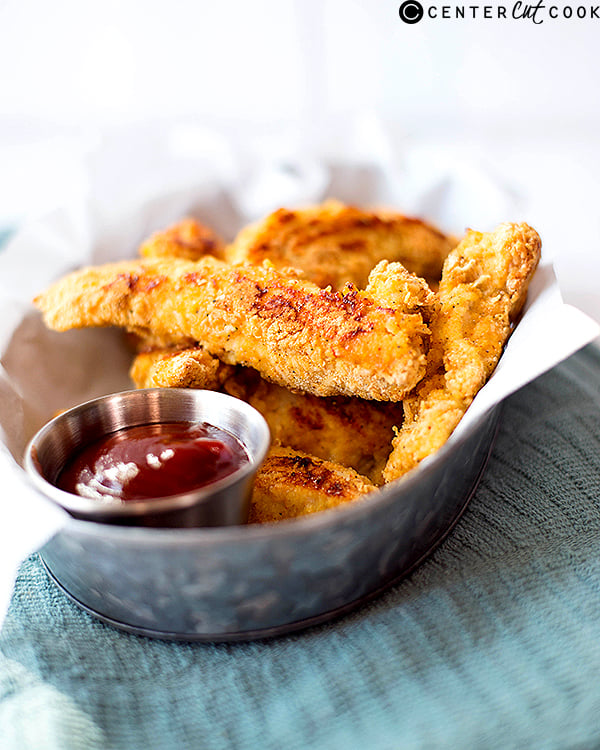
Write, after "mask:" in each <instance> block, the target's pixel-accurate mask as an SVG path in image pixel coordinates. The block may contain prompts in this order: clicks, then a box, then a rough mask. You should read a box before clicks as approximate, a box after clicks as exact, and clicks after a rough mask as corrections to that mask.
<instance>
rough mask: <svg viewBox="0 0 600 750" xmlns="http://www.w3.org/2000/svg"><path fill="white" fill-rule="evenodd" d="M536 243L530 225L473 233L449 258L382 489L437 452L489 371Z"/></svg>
mask: <svg viewBox="0 0 600 750" xmlns="http://www.w3.org/2000/svg"><path fill="white" fill-rule="evenodd" d="M540 253H541V240H540V238H539V236H538V234H537V232H536V231H535V230H534V229H532V228H531V227H530V226H528V225H527V224H501V225H500V226H499V227H498V228H497V229H496V230H495V231H494V232H489V233H482V232H473V231H470V232H469V233H468V234H467V236H466V237H465V239H464V240H463V241H462V242H461V243H460V245H459V246H458V247H457V248H456V249H455V250H453V251H452V253H451V254H450V255H449V256H448V258H447V260H446V262H445V264H444V270H443V273H442V279H441V282H440V288H439V294H438V298H439V308H438V310H437V311H436V312H435V313H434V315H433V318H432V321H431V332H432V338H431V347H430V351H429V360H428V368H427V375H426V377H425V378H424V379H423V381H422V382H421V383H420V384H419V385H418V386H417V388H416V390H415V393H414V394H412V395H411V396H409V397H408V398H407V399H406V400H405V402H404V407H405V421H404V424H403V426H402V428H401V429H400V431H399V432H398V434H397V435H396V437H395V438H394V440H393V442H392V452H391V454H390V457H389V459H388V463H387V465H386V468H385V471H384V477H385V480H386V482H390V481H392V480H394V479H397V478H398V477H401V476H403V475H404V474H405V473H406V472H408V471H410V470H411V469H412V468H414V467H415V466H417V465H418V464H419V462H420V461H422V460H423V459H424V458H425V457H427V456H429V455H431V454H432V453H434V452H435V451H436V450H438V448H440V447H441V446H442V445H443V444H444V443H445V442H446V440H447V439H448V438H449V436H450V435H451V434H452V432H453V430H454V429H455V427H456V426H457V424H458V423H459V422H460V420H461V418H462V416H463V415H464V413H465V411H466V410H467V408H468V407H469V405H470V404H471V402H472V401H473V398H474V397H475V395H476V394H477V392H478V391H479V389H480V388H481V387H482V386H483V385H484V384H485V382H486V380H487V379H488V377H489V376H490V375H491V373H492V372H493V370H494V368H495V367H496V364H497V362H498V360H499V359H500V355H501V354H502V350H503V347H504V345H505V343H506V340H507V339H508V337H509V335H510V333H511V330H512V326H513V324H514V323H515V320H516V318H517V316H518V314H519V313H520V312H521V309H522V307H523V305H524V303H525V298H526V295H527V287H528V285H529V282H530V280H531V277H532V276H533V274H534V272H535V269H536V268H537V265H538V263H539V259H540Z"/></svg>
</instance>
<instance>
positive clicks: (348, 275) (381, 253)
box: [226, 200, 457, 289]
mask: <svg viewBox="0 0 600 750" xmlns="http://www.w3.org/2000/svg"><path fill="white" fill-rule="evenodd" d="M456 244H457V240H456V239H454V238H453V237H449V236H447V235H445V234H443V233H442V232H440V231H439V230H438V229H436V228H435V227H434V226H432V225H431V224H428V223H426V222H424V221H422V220H420V219H415V218H410V217H407V216H403V215H402V214H398V213H393V212H391V211H387V212H386V211H365V210H362V209H359V208H356V207H354V206H347V205H344V204H343V203H340V202H339V201H334V200H331V201H327V202H325V203H323V204H321V205H319V206H312V207H309V208H304V209H300V210H296V211H290V210H288V209H284V208H280V209H279V210H278V211H275V212H274V213H272V214H270V215H269V216H267V218H266V219H263V220H262V221H260V222H258V223H257V224H254V225H252V226H250V227H246V228H245V229H243V230H242V231H241V232H240V233H239V234H238V236H237V237H236V239H235V240H234V242H233V244H232V245H230V246H229V247H227V249H226V257H227V259H228V260H229V261H231V262H245V263H254V264H260V263H262V262H263V260H270V261H271V262H272V263H273V264H274V265H275V266H276V267H277V268H286V267H288V266H291V267H294V268H298V269H301V270H302V271H303V272H304V273H305V275H306V276H305V277H306V278H307V279H310V280H311V281H313V282H314V283H315V284H317V285H318V286H320V287H323V288H324V287H327V286H331V287H332V288H333V289H341V288H342V287H343V286H344V284H346V283H348V282H350V283H353V284H354V285H355V286H357V287H358V288H359V289H363V288H364V286H365V285H366V283H367V277H368V275H369V272H370V271H371V269H372V268H373V267H374V266H375V265H376V264H377V263H378V262H379V261H381V260H388V261H399V262H401V263H402V264H403V265H404V266H406V268H407V269H408V270H409V271H411V272H412V273H414V274H416V275H417V276H422V277H425V278H427V279H439V277H440V274H441V271H442V264H443V262H444V259H445V258H446V256H447V255H448V253H449V252H450V250H451V249H452V248H453V247H454V246H455V245H456Z"/></svg>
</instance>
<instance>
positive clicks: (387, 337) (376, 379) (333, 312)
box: [35, 256, 429, 401]
mask: <svg viewBox="0 0 600 750" xmlns="http://www.w3.org/2000/svg"><path fill="white" fill-rule="evenodd" d="M35 303H36V304H37V306H38V307H39V308H40V309H41V310H42V311H43V312H44V318H45V321H46V323H47V325H48V326H49V327H51V328H54V329H55V330H67V329H69V328H81V327H85V326H107V325H117V326H121V327H124V328H126V329H127V330H129V331H132V332H134V333H137V334H141V335H147V334H151V335H153V336H154V338H155V339H157V338H158V339H161V338H164V340H165V341H168V342H169V343H171V344H177V345H187V344H188V342H189V340H190V339H191V340H192V341H195V342H197V343H199V344H201V345H202V346H203V347H204V348H205V349H206V350H207V351H208V352H209V353H210V354H213V355H214V356H217V357H219V359H221V360H223V361H224V362H226V363H228V364H242V365H247V366H250V367H254V368H255V369H256V370H258V371H259V372H260V373H261V375H263V377H265V378H267V379H268V380H271V381H273V382H275V383H279V384H280V385H284V386H286V387H289V388H292V389H298V390H303V391H306V392H309V393H313V394H315V395H318V396H333V395H356V396H360V397H362V398H367V399H375V400H382V401H399V400H400V399H402V398H403V396H404V395H406V393H407V392H408V391H410V390H411V389H412V388H413V387H414V386H415V384H416V383H417V382H418V381H419V380H420V379H421V377H422V376H423V374H424V371H425V350H426V345H427V340H428V336H429V330H428V328H427V326H426V325H425V324H424V323H423V319H422V316H421V315H420V314H418V313H405V312H403V311H401V310H398V309H391V308H387V307H382V306H380V305H377V304H376V302H375V301H374V300H372V299H370V298H369V297H368V295H366V294H365V293H364V292H360V291H358V290H357V289H347V290H345V292H344V293H338V292H331V291H328V290H323V289H319V287H317V286H316V285H314V284H312V283H310V282H306V281H302V280H299V279H296V278H293V277H289V276H286V275H283V274H281V273H278V272H277V271H276V270H275V269H274V268H272V267H271V266H269V265H263V266H250V265H245V266H231V265H228V264H226V263H223V262H221V261H219V260H217V259H215V258H212V257H210V256H206V257H204V258H202V259H201V260H199V261H197V262H191V261H185V260H179V259H172V258H169V259H152V260H141V261H125V262H121V263H112V264H108V265H105V266H97V267H92V268H86V269H83V270H82V271H78V272H75V273H73V274H71V275H69V276H67V277H66V278H63V279H62V280H60V281H59V282H57V283H56V284H54V285H53V286H52V287H50V289H49V290H47V291H46V292H44V293H43V294H41V295H39V296H38V297H37V298H36V299H35Z"/></svg>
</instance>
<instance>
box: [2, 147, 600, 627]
mask: <svg viewBox="0 0 600 750" xmlns="http://www.w3.org/2000/svg"><path fill="white" fill-rule="evenodd" d="M217 144H218V145H219V148H220V149H221V151H220V152H219V154H220V163H221V164H223V163H225V165H226V168H225V169H222V170H221V171H219V170H218V169H215V168H213V167H214V165H212V166H211V167H210V168H209V167H207V164H206V159H205V158H204V156H203V159H204V160H203V162H202V164H203V166H204V171H201V172H198V173H197V174H196V175H195V179H194V178H193V176H192V175H191V174H189V173H188V172H189V171H190V170H189V169H188V170H187V171H185V173H184V174H181V173H177V170H175V172H176V173H177V174H174V173H173V169H172V165H171V170H170V171H169V164H170V162H169V154H168V153H166V155H164V159H163V162H162V163H161V164H159V165H156V163H154V166H155V171H154V172H152V174H150V173H149V172H145V173H144V172H143V170H142V169H141V166H140V165H142V164H144V161H143V158H142V156H143V154H142V156H140V154H139V153H138V154H137V156H136V155H135V154H134V157H135V158H134V157H132V156H131V152H132V151H134V152H135V148H136V144H135V141H132V140H130V141H129V142H127V143H121V146H120V148H115V146H114V144H111V149H112V150H111V149H108V150H107V151H105V152H103V153H99V154H94V155H93V157H94V158H93V159H92V160H91V162H90V165H89V170H88V171H89V194H88V195H87V196H85V197H82V200H81V201H80V203H79V204H78V205H72V206H70V207H69V208H65V209H61V210H57V211H55V212H54V213H53V214H51V215H49V216H46V217H45V218H43V219H41V220H39V221H38V222H35V223H32V224H30V225H28V226H26V227H24V228H23V229H22V230H21V231H20V232H19V233H18V234H17V235H16V236H15V237H14V239H13V240H12V241H11V242H10V243H9V246H8V247H6V249H5V250H3V251H2V252H0V352H1V354H0V361H1V368H0V438H1V441H2V443H1V444H0V471H1V476H2V482H3V491H2V501H3V503H4V506H5V507H4V521H3V524H2V526H1V527H0V528H1V529H2V531H1V532H0V534H1V538H0V623H1V622H2V619H3V615H4V612H5V610H6V607H7V606H8V603H9V600H10V595H11V591H12V586H13V583H14V577H15V573H16V570H17V568H18V565H19V563H20V561H21V560H23V559H24V558H25V557H26V556H27V555H28V554H30V553H31V552H32V551H35V550H36V549H38V548H39V547H40V546H41V545H43V543H44V542H45V541H46V540H47V539H49V538H50V537H51V536H52V535H53V534H54V533H56V531H57V530H59V529H60V527H61V525H62V524H64V522H65V521H66V514H65V513H64V512H63V511H61V510H60V509H58V508H56V507H54V506H53V505H51V504H50V503H49V502H47V501H45V500H44V499H43V498H41V497H40V496H39V495H38V494H37V493H36V492H35V491H34V490H33V489H31V487H30V486H29V484H28V482H27V480H26V478H25V475H24V472H23V471H22V469H21V468H20V467H19V465H18V464H19V463H20V460H21V457H22V455H23V452H24V449H25V447H26V444H27V442H28V440H29V439H30V438H31V437H32V435H33V434H34V432H35V431H36V430H37V429H38V428H39V427H41V426H42V424H43V423H44V422H45V421H47V420H48V419H49V418H51V417H52V416H53V415H54V414H55V413H56V412H57V411H58V410H61V409H65V408H68V407H70V406H73V405H75V404H78V403H81V402H82V401H85V400H87V399H90V398H94V397H96V396H99V395H103V394H106V393H111V392H114V391H117V390H121V389H125V388H130V387H131V383H130V381H129V378H128V374H127V373H128V368H129V365H130V362H131V353H130V351H129V350H128V349H127V346H126V345H125V343H124V341H123V337H122V335H121V334H120V332H118V331H114V330H108V329H106V330H85V331H69V332H66V333H55V332H52V331H48V330H47V329H46V328H45V326H44V325H43V323H42V321H41V316H40V315H39V313H38V312H37V311H36V310H35V309H34V308H33V306H32V304H31V299H32V297H33V296H34V295H35V294H36V293H38V292H39V291H41V290H42V289H44V288H45V287H47V286H48V285H49V284H50V283H52V282H53V281H54V280H55V279H57V278H58V277H60V276H62V275H64V274H65V273H66V272H68V271H70V270H72V269H74V268H76V267H79V266H82V265H86V264H90V263H103V262H107V261H111V260H117V259H121V258H126V257H133V256H134V255H135V253H136V250H137V247H138V245H139V243H140V242H141V240H143V239H144V238H145V237H147V236H148V235H149V234H150V233H151V232H152V231H154V230H157V229H160V228H164V227H165V226H167V225H168V224H170V223H171V222H173V221H175V220H177V219H178V218H181V217H183V216H185V215H194V216H196V217H197V218H199V219H200V220H202V221H204V222H206V223H207V224H209V225H211V226H212V227H214V228H215V229H216V230H217V231H218V232H219V233H221V234H222V235H223V236H224V237H225V238H226V239H231V238H232V237H233V236H234V235H235V233H236V232H237V231H238V230H239V229H240V228H241V226H243V225H244V224H246V223H247V222H248V221H251V220H254V219H256V218H258V217H259V216H261V215H264V214H265V213H266V212H268V211H271V210H273V209H275V208H277V207H278V206H280V205H287V206H290V207H294V206H297V205H302V204H307V203H311V202H318V201H321V200H323V199H325V198H327V197H335V198H339V199H340V200H344V201H348V202H354V203H359V204H362V205H387V206H391V207H395V208H396V209H398V210H401V211H404V212H406V213H412V214H415V215H420V216H422V217H423V218H427V219H430V220H433V221H436V222H438V223H440V225H441V226H442V227H443V228H444V229H446V230H448V231H454V232H457V231H462V229H464V228H465V227H466V226H471V227H473V228H476V229H482V230H483V229H490V228H492V226H493V224H494V223H496V222H500V221H521V220H526V217H524V216H521V215H512V213H511V212H512V211H514V210H515V208H516V206H515V205H514V202H513V200H512V197H511V195H510V192H508V191H505V190H503V189H501V188H500V187H498V186H497V185H495V184H494V183H493V181H491V180H490V179H489V177H487V176H485V175H482V174H480V173H478V172H477V170H476V169H475V168H474V167H473V166H472V165H466V166H465V165H462V166H461V165H460V164H455V163H452V162H447V163H446V164H444V165H443V168H440V166H439V161H436V162H435V164H432V163H428V162H427V160H426V159H425V160H421V161H419V160H418V159H413V160H412V162H411V161H410V160H408V161H407V162H405V164H404V165H403V167H402V169H400V170H392V169H386V168H385V166H382V165H376V164H370V165H368V166H365V165H359V164H340V163H338V164H325V163H320V162H318V161H315V160H314V159H309V158H307V157H302V158H296V159H294V158H285V159H280V160H279V161H271V162H268V163H266V165H265V164H263V165H262V166H261V167H260V168H255V167H251V168H248V169H246V170H245V171H244V170H242V169H236V168H235V159H234V158H233V156H232V155H231V154H230V153H226V149H225V147H224V146H223V144H222V143H221V142H220V141H217ZM213 145H214V144H213ZM179 146H180V144H179ZM123 160H125V162H126V166H127V169H124V166H123ZM154 162H156V159H155V160H154ZM130 163H133V164H134V165H135V164H137V165H138V167H139V169H138V170H137V173H136V171H135V170H134V171H131V169H130V166H129V164H130ZM232 165H233V166H232ZM188 166H189V165H188ZM209 166H210V165H209ZM140 171H141V172H142V173H143V174H144V176H145V182H140V180H139V179H138V181H137V183H136V184H135V185H132V184H131V180H132V179H134V178H135V177H136V175H137V177H138V178H139V172H140ZM161 174H162V175H163V176H164V175H166V176H165V177H164V180H163V184H162V190H161V184H160V182H161V181H160V179H159V177H160V175H161ZM198 174H202V178H199V177H198ZM123 175H129V178H130V180H129V183H128V182H127V179H125V178H124V177H123ZM177 178H179V184H177V182H178V179H177ZM123 181H125V183H127V184H126V185H124V184H123ZM164 184H166V185H167V186H168V189H164ZM127 187H128V188H129V189H127ZM111 188H113V189H112V190H111ZM132 196H133V197H132ZM599 332H600V329H599V327H598V325H597V324H596V323H595V322H593V321H592V320H591V319H590V318H588V317H587V316H586V315H584V314H583V313H581V312H579V311H578V310H576V309H575V308H573V307H570V306H568V305H565V304H563V302H562V300H561V296H560V292H559V290H558V286H557V283H556V279H555V275H554V272H553V270H552V267H551V265H550V264H549V263H547V262H545V261H542V264H541V266H540V268H539V269H538V271H537V273H536V276H535V278H534V281H533V283H532V285H531V288H530V292H529V298H528V302H527V306H526V310H525V313H524V316H523V318H522V320H521V322H520V323H519V326H518V327H517V329H516V331H515V332H514V334H513V336H512V337H511V339H510V341H509V343H508V346H507V347H506V351H505V353H504V355H503V357H502V359H501V361H500V363H499V365H498V367H497V369H496V371H495V373H494V375H493V376H492V378H491V379H490V381H489V382H488V383H487V384H486V386H485V387H484V388H483V389H482V390H481V392H480V393H479V394H478V396H477V397H476V399H475V401H474V402H473V404H472V406H471V408H470V409H469V411H468V412H467V414H466V415H465V417H464V419H463V420H462V422H461V424H460V425H459V428H458V429H457V431H456V432H455V435H453V436H452V438H451V439H456V437H457V436H458V435H460V433H461V432H463V431H464V430H466V429H468V428H469V425H470V424H472V422H473V421H475V420H476V419H477V418H478V417H479V416H480V415H481V414H482V413H484V412H485V411H486V410H487V409H489V408H490V407H491V406H493V405H494V404H496V403H498V402H500V401H501V400H502V399H504V398H505V397H506V396H507V395H509V394H510V393H512V392H514V391H515V390H517V389H518V388H520V387H521V386H522V385H524V384H525V383H527V382H529V381H530V380H532V379H533V378H535V377H537V376H538V375H540V374H541V373H543V372H545V371H546V370H548V369H550V368H551V367H553V366H554V365H555V364H557V363H558V362H560V361H561V360H563V359H565V358H566V357H568V356H569V355H570V354H572V353H573V352H575V351H576V350H577V349H579V348H581V347H582V346H584V345H585V344H587V343H588V342H590V341H591V340H593V339H594V338H595V337H597V336H598V334H599Z"/></svg>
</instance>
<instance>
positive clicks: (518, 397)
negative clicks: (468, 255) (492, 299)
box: [0, 347, 600, 750]
mask: <svg viewBox="0 0 600 750" xmlns="http://www.w3.org/2000/svg"><path fill="white" fill-rule="evenodd" d="M513 747H514V748H593V747H600V352H599V351H598V350H597V349H595V348H594V347H588V348H587V349H585V350H583V351H581V352H579V353H578V354H577V355H575V356H573V357H571V358H570V359H569V360H568V361H566V362H564V363H563V364H562V365H560V366H558V367H557V368H555V369H554V370H552V371H551V372H549V373H547V374H546V375H544V376H542V377H540V378H539V379H538V380H536V381H535V382H534V383H532V384H530V385H529V386H527V387H526V388H524V389H522V390H521V391H520V392H518V393H516V394H515V395H514V396H512V397H511V398H510V399H508V401H507V402H506V404H505V407H504V410H503V414H502V420H501V429H500V433H499V436H498V439H497V441H496V445H495V448H494V451H493V455H492V459H491V461H490V463H489V466H488V469H487V472H486V474H485V476H484V478H483V481H482V482H481V484H480V486H479V489H478V491H477V493H476V494H475V497H474V498H473V500H472V501H471V503H470V505H469V507H468V509H467V512H466V514H465V515H464V516H463V518H462V519H461V521H460V522H459V524H458V525H457V526H456V528H455V529H454V531H453V532H452V534H451V535H450V537H449V538H448V539H447V540H446V541H445V542H444V543H443V544H442V545H441V547H439V548H438V549H437V551H436V552H435V553H434V554H433V555H432V556H431V557H430V558H429V559H428V560H427V561H426V562H425V563H424V564H423V565H422V566H421V567H420V568H418V569H417V570H416V571H415V572H414V573H413V574H412V575H411V576H410V577H409V578H407V579H405V580H404V581H403V582H402V583H400V584H399V585H396V586H395V587H393V588H392V589H390V590H389V591H388V592H387V593H385V594H384V595H382V596H381V597H379V598H378V599H377V600H375V601H373V602H372V603H371V604H369V605H368V606H364V607H363V608H360V609H358V610H356V611H355V612H354V613H353V614H351V615H349V616H346V617H344V618H343V619H340V620H338V621H336V622H333V623H329V624H327V625H323V626H320V627H316V628H313V629H311V630H308V631H305V632H303V633H298V634H295V635H292V636H287V637H282V638H278V639H275V640H270V641H259V642H254V643H242V644H229V645H227V644H221V645H216V644H187V643H169V642H161V641H153V640H149V639H145V638H141V637H137V636H133V635H127V634H125V633H121V632H119V631H117V630H114V629H112V628H111V627H109V626H107V625H104V624H102V623H101V622H99V621H97V620H95V619H93V618H92V617H90V616H88V615H87V614H85V613H84V612H81V611H80V610H79V609H78V608H77V607H76V606H74V605H73V604H71V602H70V601H68V600H67V598H66V597H65V596H64V595H63V594H62V593H61V592H60V591H59V590H58V589H57V588H55V587H54V585H53V584H52V583H50V582H49V580H48V578H47V577H46V574H45V573H44V570H43V569H42V567H41V564H40V562H39V560H38V559H37V557H35V556H34V557H32V558H30V559H28V560H27V561H26V562H25V563H24V565H23V566H22V569H21V572H20V576H19V579H18V581H17V586H16V589H15V593H14V597H13V601H12V604H11V609H10V611H9V614H8V617H7V620H6V623H5V625H4V628H3V631H2V633H1V635H0V748H2V750H29V749H30V748H31V750H40V749H44V748H50V749H51V750H54V749H55V748H56V750H80V749H83V748H86V749H87V748H110V749H112V748H114V749H115V750H116V749H119V750H120V749H121V748H122V749H123V750H135V749H136V748H140V749H141V748H143V749H144V750H148V749H149V748H177V749H180V748H182V749H185V748H209V749H213V748H214V749H215V750H217V749H221V748H223V749H225V748H242V749H244V750H246V749H247V750H251V749H253V748H268V749H270V748H273V750H279V749H280V748H286V750H294V749H295V748H298V749H300V748H327V749H328V750H331V749H335V748H340V749H341V748H344V750H347V749H348V748H360V750H365V749H366V748H369V749H370V750H377V749H379V748H381V749H383V748H386V749H387V748H403V749H406V748H513Z"/></svg>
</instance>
